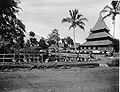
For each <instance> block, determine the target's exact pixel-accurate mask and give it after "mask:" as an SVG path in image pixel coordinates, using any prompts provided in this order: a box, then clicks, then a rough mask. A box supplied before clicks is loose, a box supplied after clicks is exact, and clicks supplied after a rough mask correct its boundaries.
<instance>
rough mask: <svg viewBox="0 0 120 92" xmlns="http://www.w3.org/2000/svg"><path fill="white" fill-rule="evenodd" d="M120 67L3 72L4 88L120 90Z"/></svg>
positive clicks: (25, 91)
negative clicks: (119, 79)
mask: <svg viewBox="0 0 120 92" xmlns="http://www.w3.org/2000/svg"><path fill="white" fill-rule="evenodd" d="M118 71H119V68H117V67H102V68H99V67H97V68H74V67H73V68H72V69H68V70H59V69H57V70H52V69H47V70H36V69H34V70H29V71H28V70H26V71H16V72H0V92H82V90H83V92H119V91H118V88H119V87H118V85H119V81H118V78H119V74H118ZM81 84H82V85H81ZM81 88H82V89H81Z"/></svg>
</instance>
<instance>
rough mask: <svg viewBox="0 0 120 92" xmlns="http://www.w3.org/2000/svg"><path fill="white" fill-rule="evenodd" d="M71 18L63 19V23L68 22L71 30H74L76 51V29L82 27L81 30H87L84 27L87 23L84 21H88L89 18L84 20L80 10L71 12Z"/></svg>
mask: <svg viewBox="0 0 120 92" xmlns="http://www.w3.org/2000/svg"><path fill="white" fill-rule="evenodd" d="M69 13H70V17H67V18H63V19H62V23H64V22H67V23H70V27H69V30H70V29H71V28H73V36H74V47H75V51H76V45H75V29H76V27H77V26H78V27H80V28H81V29H83V30H85V28H84V26H85V23H84V21H87V18H84V17H83V15H82V14H79V13H78V9H74V10H69Z"/></svg>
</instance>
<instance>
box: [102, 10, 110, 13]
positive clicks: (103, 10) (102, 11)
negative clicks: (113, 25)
mask: <svg viewBox="0 0 120 92" xmlns="http://www.w3.org/2000/svg"><path fill="white" fill-rule="evenodd" d="M108 11H109V10H102V11H101V12H100V13H102V12H108Z"/></svg>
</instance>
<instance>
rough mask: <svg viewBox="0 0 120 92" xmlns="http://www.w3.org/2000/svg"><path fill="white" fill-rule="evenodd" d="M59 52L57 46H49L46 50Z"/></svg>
mask: <svg viewBox="0 0 120 92" xmlns="http://www.w3.org/2000/svg"><path fill="white" fill-rule="evenodd" d="M58 50H59V48H58V46H57V44H51V46H50V47H49V48H48V52H49V53H51V52H57V51H58Z"/></svg>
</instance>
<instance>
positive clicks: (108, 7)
mask: <svg viewBox="0 0 120 92" xmlns="http://www.w3.org/2000/svg"><path fill="white" fill-rule="evenodd" d="M106 9H110V10H113V8H112V7H110V6H109V5H106V6H105V7H104V8H103V10H106Z"/></svg>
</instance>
